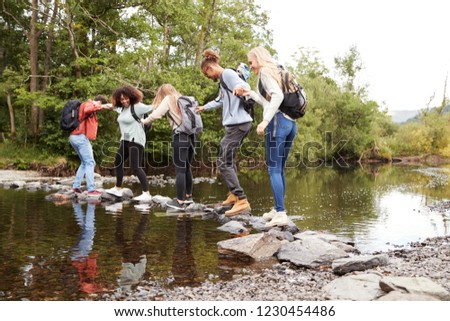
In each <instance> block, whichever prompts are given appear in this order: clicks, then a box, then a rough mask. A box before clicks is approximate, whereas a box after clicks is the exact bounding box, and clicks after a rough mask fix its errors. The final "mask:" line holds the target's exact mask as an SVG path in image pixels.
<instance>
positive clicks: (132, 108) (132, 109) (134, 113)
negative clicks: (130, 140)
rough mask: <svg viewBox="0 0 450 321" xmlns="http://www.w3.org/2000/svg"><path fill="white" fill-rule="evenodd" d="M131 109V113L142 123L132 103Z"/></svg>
mask: <svg viewBox="0 0 450 321" xmlns="http://www.w3.org/2000/svg"><path fill="white" fill-rule="evenodd" d="M130 110H131V115H132V116H133V118H134V119H135V120H136V121H137V122H138V123H140V124H142V122H141V119H140V118H139V117H138V115H136V112H135V111H134V105H133V104H132V105H131V106H130Z"/></svg>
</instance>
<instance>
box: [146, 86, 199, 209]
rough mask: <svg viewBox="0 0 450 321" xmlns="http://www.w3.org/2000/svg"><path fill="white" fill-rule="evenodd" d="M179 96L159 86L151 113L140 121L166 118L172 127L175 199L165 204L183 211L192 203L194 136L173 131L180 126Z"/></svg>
mask: <svg viewBox="0 0 450 321" xmlns="http://www.w3.org/2000/svg"><path fill="white" fill-rule="evenodd" d="M180 97H181V94H180V93H179V92H178V91H177V90H176V89H175V88H174V87H173V86H172V85H170V84H164V85H161V86H160V87H159V88H158V91H157V92H156V96H155V98H154V100H153V103H152V106H153V112H152V113H151V114H150V116H148V117H147V118H145V120H142V122H143V123H144V124H148V123H153V122H154V121H156V120H158V119H161V118H162V117H163V116H167V120H168V121H169V124H170V126H171V127H172V132H173V134H172V160H173V164H174V165H175V173H176V178H175V186H176V191H177V197H176V198H174V199H173V200H170V201H169V202H167V203H166V205H167V206H168V207H171V208H174V209H177V210H184V208H185V206H186V205H187V204H190V203H192V202H193V201H192V185H193V183H192V169H191V165H192V161H193V160H194V147H195V134H191V135H188V134H186V133H181V132H177V131H175V130H176V129H177V128H178V127H179V126H180V124H181V112H180V110H179V107H178V98H180Z"/></svg>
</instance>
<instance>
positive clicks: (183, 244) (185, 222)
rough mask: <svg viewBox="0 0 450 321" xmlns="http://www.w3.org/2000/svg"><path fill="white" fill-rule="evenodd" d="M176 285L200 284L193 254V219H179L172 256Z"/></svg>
mask: <svg viewBox="0 0 450 321" xmlns="http://www.w3.org/2000/svg"><path fill="white" fill-rule="evenodd" d="M172 275H173V277H174V279H175V281H174V282H173V284H174V285H189V286H196V285H199V284H200V281H199V278H198V275H197V266H196V264H195V259H194V255H193V253H192V218H190V217H179V218H178V220H177V231H176V241H175V249H174V251H173V256H172Z"/></svg>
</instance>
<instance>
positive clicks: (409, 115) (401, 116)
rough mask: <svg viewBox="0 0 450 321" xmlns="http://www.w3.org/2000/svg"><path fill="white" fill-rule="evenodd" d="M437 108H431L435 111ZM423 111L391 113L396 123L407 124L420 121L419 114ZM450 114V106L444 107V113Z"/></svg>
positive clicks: (396, 111)
mask: <svg viewBox="0 0 450 321" xmlns="http://www.w3.org/2000/svg"><path fill="white" fill-rule="evenodd" d="M434 109H436V107H435V108H431V110H434ZM420 112H421V110H393V111H391V112H390V113H389V115H391V118H392V121H393V122H394V123H406V122H417V121H419V114H420ZM449 112H450V105H446V106H445V107H444V113H449Z"/></svg>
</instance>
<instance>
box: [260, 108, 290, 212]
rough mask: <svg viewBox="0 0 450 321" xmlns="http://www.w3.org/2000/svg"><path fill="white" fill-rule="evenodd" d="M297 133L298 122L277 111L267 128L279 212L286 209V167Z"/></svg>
mask: <svg viewBox="0 0 450 321" xmlns="http://www.w3.org/2000/svg"><path fill="white" fill-rule="evenodd" d="M296 134H297V123H296V122H295V121H293V120H289V119H287V118H286V117H284V116H283V114H282V113H277V114H275V116H274V117H273V119H272V120H271V121H270V123H269V125H267V128H266V160H267V166H268V168H269V177H270V184H271V186H272V194H273V198H274V201H275V206H274V208H275V210H276V211H277V212H281V211H285V208H284V196H285V194H286V179H285V176H284V168H285V167H286V160H287V158H288V155H289V151H290V150H291V147H292V142H293V141H294V138H295V135H296Z"/></svg>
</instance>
